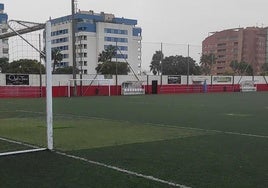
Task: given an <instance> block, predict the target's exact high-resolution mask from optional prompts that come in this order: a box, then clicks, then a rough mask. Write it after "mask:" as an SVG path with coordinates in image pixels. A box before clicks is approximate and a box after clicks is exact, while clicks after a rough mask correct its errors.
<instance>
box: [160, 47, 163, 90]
mask: <svg viewBox="0 0 268 188" xmlns="http://www.w3.org/2000/svg"><path fill="white" fill-rule="evenodd" d="M160 50H161V54H160V55H161V58H160V65H161V86H162V82H163V78H162V77H163V43H162V42H161V47H160Z"/></svg>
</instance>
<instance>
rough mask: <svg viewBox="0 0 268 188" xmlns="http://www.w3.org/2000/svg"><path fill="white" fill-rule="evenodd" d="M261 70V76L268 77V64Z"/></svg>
mask: <svg viewBox="0 0 268 188" xmlns="http://www.w3.org/2000/svg"><path fill="white" fill-rule="evenodd" d="M261 70H262V73H261V75H263V76H267V75H268V63H264V64H263V65H262V66H261Z"/></svg>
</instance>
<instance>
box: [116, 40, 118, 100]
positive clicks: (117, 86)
mask: <svg viewBox="0 0 268 188" xmlns="http://www.w3.org/2000/svg"><path fill="white" fill-rule="evenodd" d="M115 47H116V51H115V52H116V54H115V82H116V84H115V85H116V95H118V86H117V85H118V73H117V48H118V47H117V39H116V42H115Z"/></svg>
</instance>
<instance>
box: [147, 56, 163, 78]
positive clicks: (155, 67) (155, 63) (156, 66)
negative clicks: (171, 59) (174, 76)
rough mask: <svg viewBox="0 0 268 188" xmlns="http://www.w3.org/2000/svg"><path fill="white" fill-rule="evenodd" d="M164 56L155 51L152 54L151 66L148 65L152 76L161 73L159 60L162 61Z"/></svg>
mask: <svg viewBox="0 0 268 188" xmlns="http://www.w3.org/2000/svg"><path fill="white" fill-rule="evenodd" d="M163 57H164V54H163V53H162V52H161V51H156V52H155V53H154V54H153V57H152V61H151V65H150V71H151V72H153V74H154V75H156V74H158V75H159V73H160V72H161V69H162V68H161V60H162V59H163Z"/></svg>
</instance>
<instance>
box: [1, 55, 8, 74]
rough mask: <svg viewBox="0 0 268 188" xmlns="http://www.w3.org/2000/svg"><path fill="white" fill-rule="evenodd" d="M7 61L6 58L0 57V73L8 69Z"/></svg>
mask: <svg viewBox="0 0 268 188" xmlns="http://www.w3.org/2000/svg"><path fill="white" fill-rule="evenodd" d="M8 66H9V63H8V58H6V57H3V58H0V73H1V72H2V73H5V72H6V71H7V69H8Z"/></svg>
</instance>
